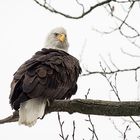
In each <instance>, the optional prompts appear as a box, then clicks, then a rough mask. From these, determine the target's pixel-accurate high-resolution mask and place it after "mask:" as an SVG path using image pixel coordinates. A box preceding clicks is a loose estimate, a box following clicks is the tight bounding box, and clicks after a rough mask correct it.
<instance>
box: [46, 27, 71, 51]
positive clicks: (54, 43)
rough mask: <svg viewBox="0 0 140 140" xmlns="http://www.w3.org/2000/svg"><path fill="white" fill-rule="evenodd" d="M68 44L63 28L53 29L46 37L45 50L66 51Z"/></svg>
mask: <svg viewBox="0 0 140 140" xmlns="http://www.w3.org/2000/svg"><path fill="white" fill-rule="evenodd" d="M68 47H69V43H68V40H67V33H66V30H65V29H64V28H63V27H58V28H55V29H53V30H52V31H51V32H50V33H49V34H48V36H47V39H46V42H45V48H52V49H58V50H63V51H65V52H67V51H68Z"/></svg>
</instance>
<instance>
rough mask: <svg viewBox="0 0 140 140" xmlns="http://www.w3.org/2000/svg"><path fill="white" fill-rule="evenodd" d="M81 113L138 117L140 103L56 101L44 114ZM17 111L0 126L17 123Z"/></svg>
mask: <svg viewBox="0 0 140 140" xmlns="http://www.w3.org/2000/svg"><path fill="white" fill-rule="evenodd" d="M56 111H57V112H58V111H59V112H68V113H70V114H72V113H82V114H90V115H102V116H139V115H140V101H124V102H117V101H102V100H92V99H74V100H56V101H54V102H53V103H52V104H51V106H50V107H47V108H46V110H45V113H46V114H48V113H51V112H56ZM18 118H19V115H18V111H15V112H14V113H13V114H12V115H11V116H9V117H7V118H5V119H2V120H0V124H3V123H10V122H16V121H18Z"/></svg>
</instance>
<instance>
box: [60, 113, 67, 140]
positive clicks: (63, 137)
mask: <svg viewBox="0 0 140 140" xmlns="http://www.w3.org/2000/svg"><path fill="white" fill-rule="evenodd" d="M57 116H58V122H59V126H60V130H61V134H59V136H60V137H61V138H62V139H63V140H68V136H69V135H67V136H66V138H65V136H64V132H63V125H64V121H61V117H60V114H59V112H58V113H57Z"/></svg>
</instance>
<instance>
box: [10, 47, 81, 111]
mask: <svg viewBox="0 0 140 140" xmlns="http://www.w3.org/2000/svg"><path fill="white" fill-rule="evenodd" d="M80 73H81V68H80V66H79V62H78V60H77V59H76V58H74V57H73V56H71V55H70V54H68V53H66V52H64V51H62V50H55V49H45V48H44V49H42V50H41V51H38V52H37V53H35V55H34V56H33V57H32V58H31V59H29V60H28V61H26V62H25V63H24V64H23V65H21V66H20V67H19V69H18V70H17V71H16V73H15V74H14V79H13V81H12V83H11V94H10V104H11V106H12V108H14V109H15V110H18V109H19V107H20V103H22V102H25V101H27V100H29V99H32V98H38V97H42V98H47V99H49V100H50V101H53V100H55V99H69V98H70V97H71V96H72V95H74V94H75V93H76V90H77V84H76V82H77V78H78V76H79V74H80Z"/></svg>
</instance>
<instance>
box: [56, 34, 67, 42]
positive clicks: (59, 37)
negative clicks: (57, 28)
mask: <svg viewBox="0 0 140 140" xmlns="http://www.w3.org/2000/svg"><path fill="white" fill-rule="evenodd" d="M57 39H58V40H60V41H61V42H64V41H65V39H66V36H65V34H59V35H58V36H57Z"/></svg>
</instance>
